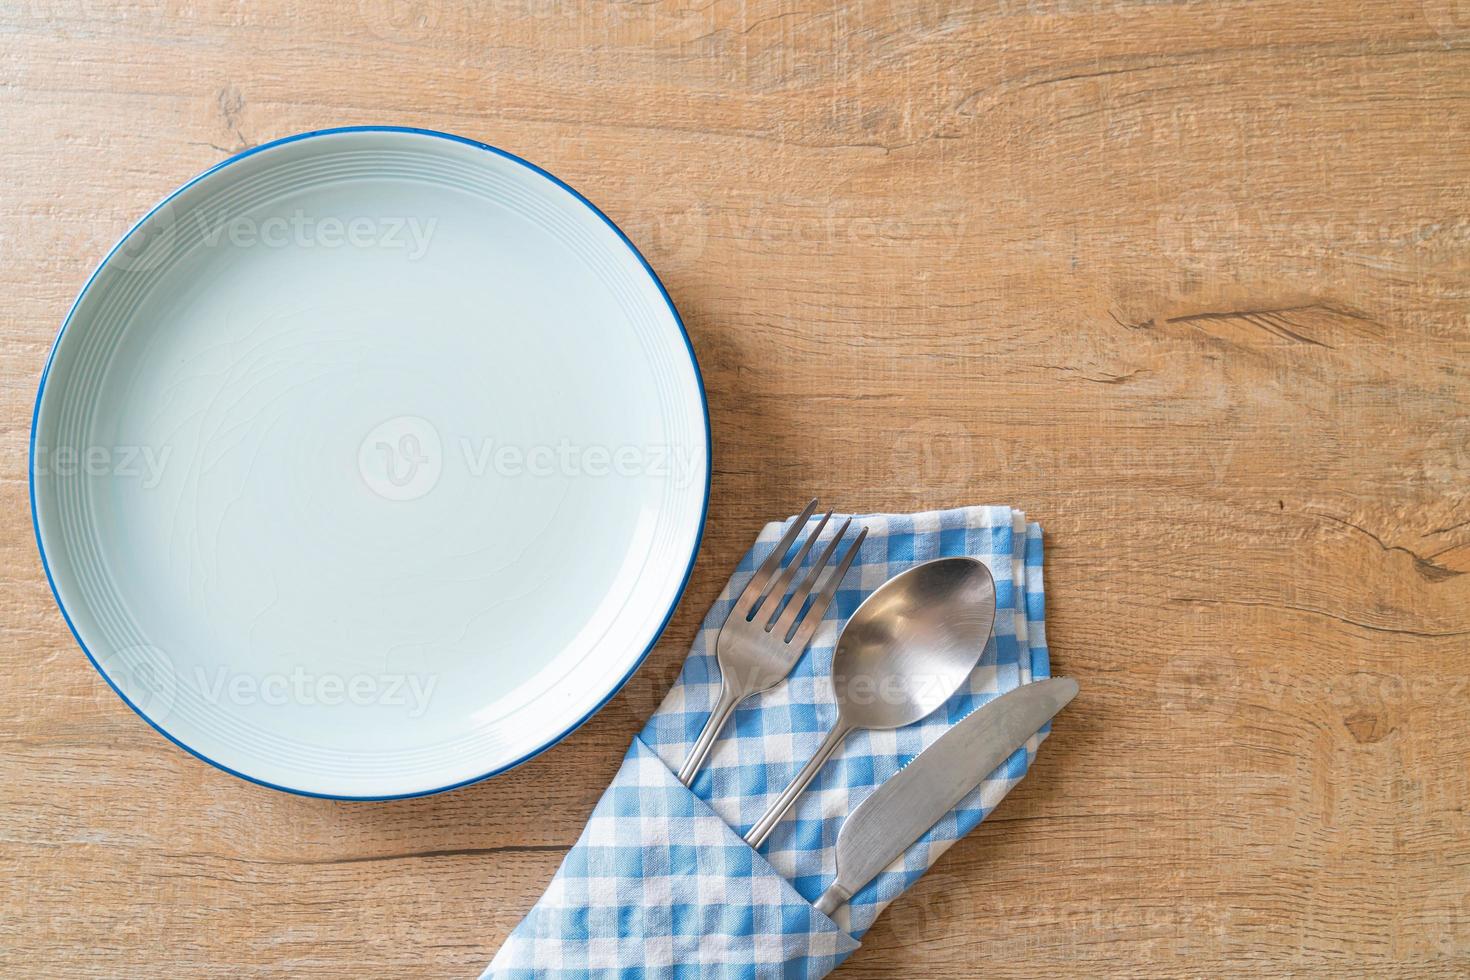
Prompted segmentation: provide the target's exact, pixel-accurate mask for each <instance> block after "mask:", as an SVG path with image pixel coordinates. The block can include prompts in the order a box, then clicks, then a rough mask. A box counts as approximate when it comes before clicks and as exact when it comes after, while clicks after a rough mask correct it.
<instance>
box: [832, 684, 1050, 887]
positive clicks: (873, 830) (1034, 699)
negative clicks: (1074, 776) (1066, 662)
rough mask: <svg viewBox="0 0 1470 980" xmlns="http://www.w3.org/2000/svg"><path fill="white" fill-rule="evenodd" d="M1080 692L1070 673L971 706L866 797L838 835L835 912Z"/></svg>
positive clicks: (1025, 685)
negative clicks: (971, 710) (974, 708)
mask: <svg viewBox="0 0 1470 980" xmlns="http://www.w3.org/2000/svg"><path fill="white" fill-rule="evenodd" d="M1076 696H1077V682H1076V681H1074V680H1072V679H1071V678H1067V677H1055V678H1051V679H1049V680H1043V681H1036V682H1034V683H1031V684H1024V685H1022V686H1021V687H1018V688H1015V689H1013V690H1011V691H1007V692H1006V693H1005V694H1002V695H1001V696H1000V697H998V698H996V699H995V700H993V701H990V702H988V703H986V704H985V705H984V706H982V707H980V708H978V709H976V710H975V711H973V712H971V713H970V714H969V715H967V716H965V717H964V718H963V719H961V720H960V721H958V722H956V723H955V725H954V727H953V728H951V729H949V730H948V731H947V732H945V733H944V734H943V735H941V736H939V738H938V739H937V740H935V741H934V743H933V744H931V745H930V746H929V747H928V748H926V749H924V751H922V752H920V753H919V754H918V755H917V756H915V757H914V759H913V761H912V762H910V763H909V764H908V765H906V766H904V767H903V768H902V769H900V770H899V771H898V772H897V773H895V774H894V775H893V776H891V777H889V778H888V780H886V781H885V782H884V783H883V784H882V785H881V786H879V787H878V788H877V789H875V790H874V791H873V792H872V793H871V794H870V795H869V796H868V797H867V798H866V799H864V800H863V801H862V802H861V803H859V804H858V805H857V806H856V807H855V808H853V811H852V813H851V815H849V816H848V818H847V820H845V821H844V822H843V824H842V830H841V831H839V832H838V834H837V877H836V880H834V881H833V882H832V884H831V885H830V886H828V888H827V890H826V891H825V892H823V893H822V897H821V898H820V899H819V900H818V901H817V909H818V910H819V911H821V912H823V913H824V914H826V915H831V914H832V913H833V912H835V911H837V910H838V909H839V908H841V907H842V906H843V905H845V904H846V903H847V901H848V899H850V898H852V896H853V895H854V894H856V893H857V891H858V889H860V888H862V887H863V886H864V885H866V884H867V883H868V882H870V881H872V880H873V879H874V878H876V877H877V876H878V873H879V872H881V871H882V870H883V869H884V868H886V867H888V866H889V865H890V864H892V863H893V862H894V861H896V860H898V857H899V855H901V854H903V852H904V851H906V850H908V849H909V847H910V845H912V844H913V843H914V842H915V841H917V840H918V839H919V838H920V837H922V836H924V833H925V832H926V831H928V830H929V828H930V827H932V826H934V825H935V824H936V823H938V822H939V819H940V818H941V817H943V816H944V815H945V814H946V813H948V812H949V811H950V810H952V809H953V808H954V807H955V805H956V804H958V803H959V802H960V800H962V799H964V798H965V797H966V796H967V795H969V793H970V791H971V790H973V789H974V788H975V787H976V786H978V785H979V784H980V781H981V780H982V779H984V778H985V777H986V776H987V775H989V774H990V773H991V772H994V771H995V769H996V767H997V766H999V765H1000V764H1001V763H1002V762H1004V761H1005V760H1006V759H1007V758H1009V757H1010V755H1011V753H1013V752H1015V751H1016V749H1018V748H1020V747H1021V746H1022V745H1024V744H1026V740H1027V739H1028V738H1030V737H1031V736H1032V735H1034V734H1035V733H1036V732H1037V731H1038V730H1039V729H1040V728H1041V726H1042V725H1044V724H1046V723H1047V722H1048V721H1050V720H1051V718H1052V716H1053V715H1055V714H1056V713H1057V712H1058V711H1060V710H1062V708H1063V707H1065V706H1066V704H1067V703H1068V702H1069V701H1071V700H1072V698H1074V697H1076Z"/></svg>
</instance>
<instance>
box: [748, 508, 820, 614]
mask: <svg viewBox="0 0 1470 980" xmlns="http://www.w3.org/2000/svg"><path fill="white" fill-rule="evenodd" d="M831 519H832V512H831V511H830V510H829V511H827V513H825V514H823V515H822V519H821V520H820V521H818V522H817V526H816V529H815V530H813V531H812V533H811V534H808V535H807V536H806V540H805V541H803V542H802V543H801V550H799V551H798V552H797V553H796V557H794V558H792V559H791V560H790V561H789V562H787V563H786V567H785V568H783V569H781V574H780V575H779V576H777V578H776V581H774V582H772V583H771V587H770V592H769V594H770V596H771V600H772V601H771V605H770V610H771V615H770V616H768V617H767V618H766V631H767V632H770V629H771V624H772V623H774V622H775V621H776V614H777V613H779V612H780V611H781V597H782V596H784V595H785V594H786V588H787V586H789V585H790V584H791V580H792V579H793V578H795V577H796V573H797V572H799V571H801V563H802V562H804V561H806V556H807V552H809V551H811V550H812V545H814V544H816V543H817V539H818V538H820V537H821V536H822V530H823V528H825V527H826V526H827V522H828V521H830V520H831ZM765 608H766V606H765V605H764V604H762V606H761V609H762V610H763V611H764V609H765Z"/></svg>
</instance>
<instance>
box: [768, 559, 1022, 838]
mask: <svg viewBox="0 0 1470 980" xmlns="http://www.w3.org/2000/svg"><path fill="white" fill-rule="evenodd" d="M994 625H995V580H994V579H993V578H992V577H991V574H990V569H988V568H986V567H985V563H984V562H981V561H978V560H977V559H974V558H936V559H934V560H933V561H927V562H924V563H923V564H922V565H915V566H914V567H913V568H910V569H908V570H906V571H904V572H900V573H899V574H898V575H895V576H894V577H893V578H891V579H889V580H888V581H887V582H884V583H883V584H882V585H880V586H879V587H878V589H877V591H875V592H874V593H873V594H872V595H870V596H868V597H867V598H866V599H864V600H863V602H862V604H861V605H859V606H858V608H857V611H856V612H854V613H853V614H852V618H851V619H849V620H848V621H847V625H846V626H844V627H843V628H842V634H841V635H840V636H839V637H838V638H837V649H836V651H835V652H834V653H833V655H832V691H833V694H834V696H835V697H836V700H837V722H836V724H834V725H833V726H832V730H831V731H829V732H828V733H827V737H826V738H824V739H823V740H822V744H821V746H819V747H818V749H817V751H816V754H815V755H813V756H812V758H811V760H810V761H808V762H807V764H806V765H805V766H804V767H803V768H802V770H801V772H799V773H797V774H796V778H795V779H793V780H792V781H791V784H790V785H789V786H787V787H786V789H785V790H784V791H783V792H782V793H781V795H780V796H779V797H777V798H776V801H775V802H774V803H772V804H771V806H770V807H769V808H768V809H767V810H766V812H765V813H764V814H763V815H762V816H761V818H760V819H759V820H757V821H756V823H755V825H754V826H753V827H751V828H750V830H749V831H748V832H747V833H746V834H745V840H746V843H748V844H750V845H751V846H752V847H759V846H760V845H761V844H763V843H765V840H766V838H767V837H769V836H770V833H771V831H772V830H774V829H775V827H776V825H777V824H778V823H780V822H781V818H782V817H784V816H785V815H786V812H787V811H788V810H790V809H791V806H792V804H794V803H795V802H796V798H797V797H798V796H800V795H801V793H802V791H803V790H805V789H806V787H807V786H808V785H809V784H810V783H811V781H812V780H813V779H815V778H816V776H817V773H818V772H820V771H821V769H822V766H824V765H826V763H827V760H828V759H830V758H831V757H832V755H833V753H835V752H836V751H837V749H838V748H839V747H840V746H841V745H842V743H843V741H844V740H845V739H846V738H847V736H848V735H850V734H852V733H853V732H854V731H856V730H858V729H867V730H870V731H878V730H883V729H890V728H902V727H903V726H904V725H911V724H913V723H914V722H916V721H919V720H920V719H922V718H924V717H926V716H927V715H929V714H931V713H933V712H934V711H935V710H936V709H937V708H938V707H939V706H940V705H942V704H944V702H946V701H948V700H949V699H950V697H951V696H952V695H953V694H954V692H955V691H957V690H959V688H960V685H961V684H963V683H964V682H965V680H966V678H968V677H969V676H970V672H971V671H973V670H974V669H975V665H976V664H977V663H979V662H980V657H981V655H982V654H983V653H984V652H985V644H986V642H987V641H988V640H989V639H990V631H991V629H992V627H994Z"/></svg>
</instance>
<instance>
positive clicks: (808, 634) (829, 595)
mask: <svg viewBox="0 0 1470 980" xmlns="http://www.w3.org/2000/svg"><path fill="white" fill-rule="evenodd" d="M867 536H868V529H867V528H866V527H864V528H861V529H859V530H858V536H857V538H856V539H855V540H854V541H853V542H852V544H850V545H848V546H847V553H846V554H844V555H843V556H842V561H841V563H839V564H838V566H837V567H836V568H834V569H832V570H831V571H829V572H828V573H827V577H826V579H824V580H823V582H822V590H821V591H820V592H818V593H817V597H816V598H815V599H813V600H812V607H811V609H809V610H807V614H806V615H805V616H804V617H802V620H801V625H799V626H797V628H796V635H795V636H793V637H792V638H791V642H793V643H796V644H798V649H805V648H806V645H807V644H808V643H810V642H811V639H812V634H813V633H815V632H816V631H817V627H818V626H819V625H821V622H822V616H823V615H824V614H825V613H826V612H827V607H828V606H830V605H832V600H833V599H834V598H836V596H837V587H838V586H839V585H841V584H842V580H843V578H844V577H846V575H847V570H848V569H849V568H850V567H852V560H853V559H854V558H856V557H857V553H858V549H859V548H861V547H862V546H863V539H864V538H866V537H867Z"/></svg>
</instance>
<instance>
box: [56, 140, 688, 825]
mask: <svg viewBox="0 0 1470 980" xmlns="http://www.w3.org/2000/svg"><path fill="white" fill-rule="evenodd" d="M709 470H710V461H709V427H708V418H707V414H706V408H705V403H704V394H703V389H702V387H701V383H700V377H699V369H698V367H697V365H696V363H695V360H694V355H693V352H692V350H691V348H690V346H689V341H688V337H687V336H686V335H685V333H684V329H683V326H682V324H681V323H680V321H679V317H678V314H677V313H676V312H675V310H674V307H673V304H672V303H671V302H670V301H669V298H668V296H667V294H666V293H665V292H664V289H663V287H662V285H661V284H660V283H659V281H658V279H657V277H656V276H655V275H654V274H653V271H652V270H651V269H650V268H649V267H648V265H647V263H645V262H644V261H643V259H642V257H641V256H640V255H639V254H638V252H637V250H636V249H635V248H634V247H633V246H632V244H631V243H630V242H629V241H628V239H627V238H626V237H624V236H623V234H622V233H621V232H620V231H619V230H618V229H617V228H616V227H615V226H614V225H613V224H612V223H611V222H610V221H609V220H608V219H607V218H605V217H604V216H603V215H602V214H601V213H600V212H599V211H598V210H597V209H596V208H594V207H593V206H592V205H591V204H590V203H588V202H587V201H586V200H585V199H584V198H582V197H581V196H580V195H579V194H577V193H576V192H575V191H573V190H572V189H571V188H570V187H568V186H567V185H566V184H563V183H562V182H561V181H559V180H557V179H556V178H555V177H552V176H551V175H550V174H547V173H546V172H544V171H542V170H539V169H537V168H536V167H534V166H532V165H531V164H528V163H526V162H525V161H523V160H520V159H518V158H516V157H513V156H510V155H509V154H506V153H503V152H501V151H499V150H496V149H493V148H491V147H488V146H484V145H481V144H478V143H474V142H471V141H469V140H464V139H460V138H458V137H453V136H447V135H444V134H440V133H430V132H424V131H419V130H405V129H396V128H353V129H341V130H328V131H324V132H318V133H307V134H304V135H301V136H295V137H291V138H288V139H284V140H280V141H278V142H276V143H271V144H269V145H266V146H262V147H259V148H257V149H254V150H251V151H249V152H248V153H244V154H242V155H240V156H237V157H235V158H233V159H230V160H227V161H226V162H224V163H222V164H220V165H219V166H217V167H215V168H213V169H211V170H209V171H207V172H206V173H204V174H203V175H201V176H199V177H197V178H195V179H194V180H193V181H191V182H189V183H188V184H186V185H185V186H184V187H182V188H180V189H179V190H178V191H176V192H175V193H174V194H173V195H172V196H171V197H169V198H168V199H167V200H166V201H164V203H163V204H161V205H159V206H158V207H157V208H155V209H154V210H153V211H152V212H151V213H149V214H148V216H147V217H145V218H144V219H143V220H142V221H141V222H140V223H139V224H138V225H137V226H136V227H135V228H134V229H133V230H132V231H131V232H129V233H128V235H127V236H126V237H125V238H124V239H123V241H122V242H121V243H119V245H118V246H117V247H116V248H115V249H114V250H113V251H112V252H111V253H110V254H109V255H108V256H107V258H106V259H104V260H103V262H102V265H101V266H100V267H99V268H98V270H97V272H96V273H95V274H94V275H93V276H92V278H91V280H90V281H89V282H88V283H87V285H86V287H85V288H84V289H83V290H82V293H81V295H80V296H79V297H78V299H77V301H76V304H75V305H74V306H73V308H72V311H71V313H70V315H69V316H68V317H67V320H66V322H65V324H64V325H63V326H62V329H61V333H60V335H59V336H58V337H57V341H56V345H55V347H54V349H53V350H52V353H51V358H50V361H49V363H48V364H47V367H46V371H45V374H44V375H43V377H42V381H41V388H40V392H39V394H38V396H37V400H36V412H35V418H34V422H33V425H32V434H31V499H32V508H33V512H34V517H35V523H36V535H37V540H38V541H39V544H40V548H41V554H42V559H43V561H44V562H45V565H46V568H47V574H48V575H49V576H50V579H51V584H52V588H53V590H54V592H55V594H56V599H57V602H58V604H59V605H60V606H61V609H62V612H63V614H64V615H65V617H66V619H67V622H68V623H69V624H70V626H71V628H72V630H73V631H74V632H75V634H76V637H77V639H78V641H79V642H80V643H81V645H82V647H83V649H85V650H86V651H87V654H88V656H89V657H90V658H91V659H92V661H93V662H94V663H95V664H96V666H97V668H98V669H99V670H100V671H101V672H102V674H103V676H104V677H106V678H107V680H108V682H109V683H110V684H112V686H113V687H114V688H115V689H116V690H117V692H118V693H119V694H120V695H121V696H122V697H123V698H124V699H125V700H126V701H127V702H128V703H129V704H130V705H131V706H133V708H134V709H135V710H137V711H138V713H139V714H141V715H142V716H143V717H144V718H145V719H147V720H148V721H149V722H150V723H151V724H152V725H153V726H154V727H156V728H157V729H159V731H161V732H162V733H163V734H165V735H166V736H168V737H169V738H170V739H172V740H173V741H175V742H177V743H178V744H179V745H181V746H183V747H184V748H186V749H188V750H189V751H190V752H193V753H194V754H196V755H198V756H200V757H201V758H203V759H206V760H207V761H209V762H212V763H214V764H215V765H217V766H219V767H221V768H223V769H226V770H228V771H230V772H233V773H235V774H237V775H240V776H243V777H245V778H247V779H250V780H254V781H256V782H260V783H264V784H267V785H270V786H274V787H277V788H281V789H287V790H291V791H295V792H301V793H309V794H316V795H326V796H338V797H351V798H384V797H396V796H410V795H418V794H422V793H431V792H436V791H439V790H443V789H448V788H451V787H453V786H457V785H460V784H463V783H466V782H469V781H472V780H475V779H479V778H482V777H484V776H487V775H492V774H494V773H496V772H499V771H501V770H503V769H505V768H508V767H509V766H512V765H515V764H516V763H518V762H521V761H524V760H525V759H527V758H529V757H530V756H532V755H534V754H535V753H537V752H539V751H540V750H542V749H544V748H546V747H547V746H549V745H551V744H552V743H554V742H556V741H557V740H558V739H560V738H561V737H562V736H564V735H566V734H567V733H568V732H570V731H571V730H572V729H574V728H575V727H576V726H577V725H579V724H581V723H582V722H583V721H584V720H586V718H587V717H588V716H589V715H590V714H591V713H592V712H594V711H595V710H596V709H597V708H598V707H599V706H600V705H602V704H603V702H605V701H606V700H607V699H608V698H609V697H611V696H612V694H613V693H614V692H615V691H616V690H617V689H618V687H619V686H620V685H621V684H622V683H623V682H624V681H625V680H627V678H628V677H629V676H630V675H631V673H632V672H633V670H634V669H635V668H636V667H637V666H638V664H639V663H640V662H641V660H642V659H643V657H644V656H645V655H646V653H647V652H648V650H649V649H650V647H651V646H652V645H653V643H654V641H655V640H656V639H657V637H658V634H659V632H660V631H661V630H662V628H663V626H664V624H665V623H666V622H667V620H668V617H669V615H670V613H671V612H672V610H673V607H674V604H675V602H676V601H677V599H678V597H679V593H680V591H681V589H682V588H683V585H684V582H685V581H686V579H687V576H688V573H689V570H690V567H691V565H692V563H693V558H694V554H695V551H696V549H697V547H698V542H699V536H700V531H701V528H702V525H703V520H704V510H705V504H706V499H707V495H708V485H709Z"/></svg>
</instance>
